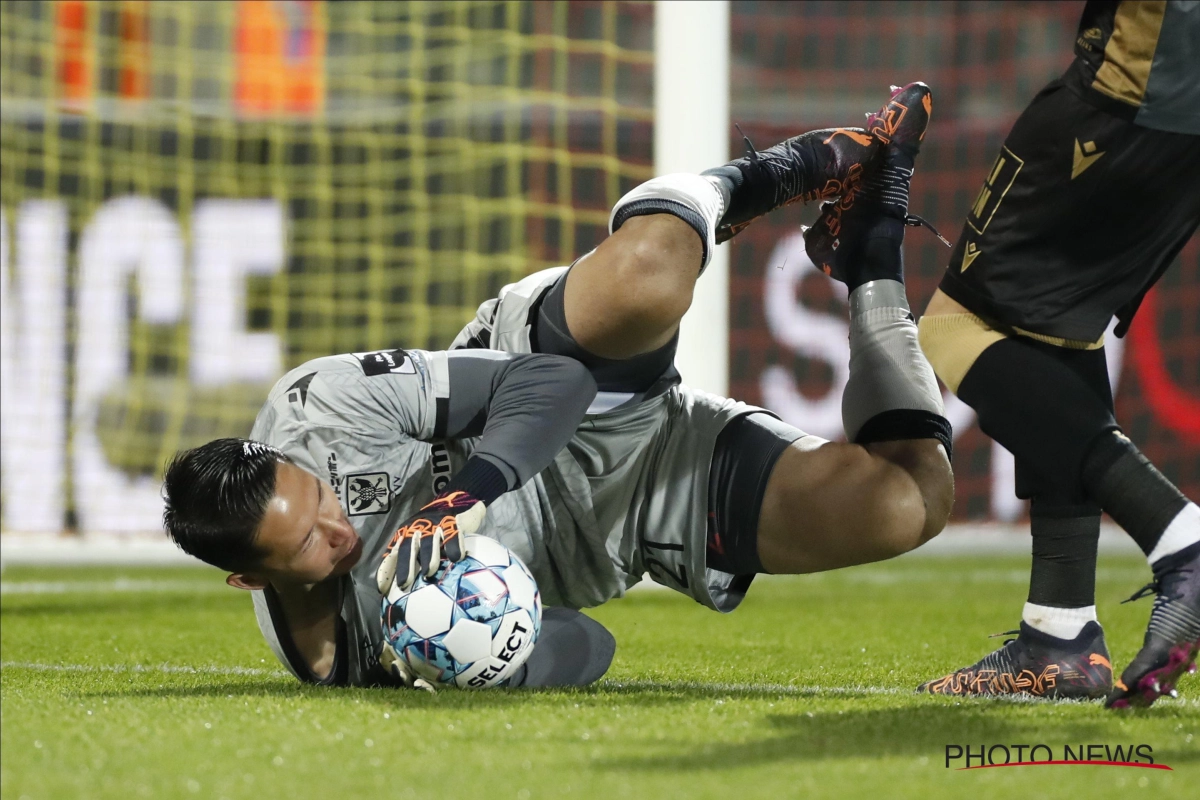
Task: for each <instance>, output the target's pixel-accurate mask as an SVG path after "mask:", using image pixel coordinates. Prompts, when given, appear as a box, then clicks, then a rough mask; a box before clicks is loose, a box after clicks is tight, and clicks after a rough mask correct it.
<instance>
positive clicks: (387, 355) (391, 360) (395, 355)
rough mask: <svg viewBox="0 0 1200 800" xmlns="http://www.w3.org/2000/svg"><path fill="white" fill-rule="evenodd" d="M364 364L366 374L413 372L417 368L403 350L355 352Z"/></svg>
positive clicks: (359, 361) (359, 360)
mask: <svg viewBox="0 0 1200 800" xmlns="http://www.w3.org/2000/svg"><path fill="white" fill-rule="evenodd" d="M354 357H355V358H357V359H358V363H360V364H362V370H363V374H364V375H387V374H388V373H392V374H413V373H415V372H416V371H417V368H416V367H415V366H413V362H412V359H411V358H409V357H408V353H406V352H404V351H403V350H376V351H374V352H372V353H355V354H354Z"/></svg>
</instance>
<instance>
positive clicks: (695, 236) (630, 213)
mask: <svg viewBox="0 0 1200 800" xmlns="http://www.w3.org/2000/svg"><path fill="white" fill-rule="evenodd" d="M889 102H890V101H889ZM881 113H882V112H881ZM880 147H881V143H880V141H879V139H877V138H875V137H873V136H872V135H870V134H869V133H868V132H867V131H865V130H861V129H857V128H841V129H836V130H819V131H810V132H808V133H803V134H800V135H799V136H795V137H792V138H791V139H788V140H786V141H784V142H780V143H779V144H777V145H775V146H773V147H770V148H767V149H765V150H762V151H756V152H752V153H751V155H749V156H747V157H744V158H739V159H736V160H734V161H732V162H730V163H729V164H725V165H723V166H720V167H716V168H714V169H711V170H708V171H707V172H705V173H704V174H702V175H691V174H673V175H664V176H661V177H658V178H654V179H652V180H650V181H647V182H646V183H644V184H642V185H641V186H638V187H637V188H635V189H634V190H633V191H631V192H629V193H628V194H627V195H625V196H624V197H623V198H621V200H620V201H619V202H618V203H617V205H616V206H614V207H613V210H612V216H611V218H610V221H609V229H610V232H611V233H612V235H611V236H610V237H609V238H608V239H606V240H605V241H604V242H603V243H601V244H600V246H599V247H597V248H596V249H595V250H594V251H593V252H591V253H589V254H588V255H586V256H584V257H583V258H581V259H580V260H579V261H578V262H577V263H576V264H575V265H574V266H573V267H572V268H571V271H570V273H569V274H568V276H567V278H566V281H565V283H564V285H563V286H562V287H561V293H562V299H561V305H562V307H563V311H562V316H563V319H562V320H560V321H559V325H560V326H563V327H566V328H569V333H570V335H571V336H572V337H573V338H574V340H575V343H576V344H578V345H579V347H581V348H583V350H584V351H586V352H587V353H590V354H592V355H593V356H596V357H599V358H602V359H609V360H620V359H628V358H631V357H634V356H638V355H643V354H647V353H651V352H654V351H656V350H659V349H661V348H664V347H668V346H670V345H671V344H672V342H673V339H674V337H675V334H676V332H677V331H678V329H679V321H680V319H681V318H682V317H683V314H684V312H686V311H687V309H688V307H689V306H690V305H691V302H692V289H693V287H694V286H695V283H696V280H697V278H699V277H700V274H701V272H703V270H704V267H705V266H707V264H708V262H709V260H710V259H711V257H712V252H713V249H714V248H715V247H716V244H717V242H720V241H725V240H726V239H729V238H731V237H732V236H734V235H736V233H737V232H738V231H740V230H742V229H743V228H744V227H745V226H746V225H748V224H750V222H752V221H753V220H754V219H757V218H758V217H759V216H761V215H763V214H765V213H768V212H769V211H771V210H773V209H775V208H779V207H781V206H784V205H787V204H789V203H794V202H803V201H807V200H814V199H828V198H831V197H837V196H840V195H841V194H843V193H844V192H848V191H850V190H852V189H853V187H854V186H856V185H857V182H858V180H859V177H860V176H861V175H862V174H863V173H864V170H865V168H866V166H867V165H868V164H869V163H870V162H872V161H873V160H874V159H875V158H876V156H877V155H878V153H879V151H880ZM564 332H567V331H564ZM564 354H566V355H576V356H578V354H577V353H564ZM667 363H668V364H669V363H670V360H669V359H667Z"/></svg>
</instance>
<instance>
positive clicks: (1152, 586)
mask: <svg viewBox="0 0 1200 800" xmlns="http://www.w3.org/2000/svg"><path fill="white" fill-rule="evenodd" d="M1160 589H1162V581H1161V580H1160V579H1158V578H1155V579H1154V580H1152V581H1150V582H1149V583H1147V584H1146V585H1145V586H1143V587H1142V588H1140V589H1138V590H1137V591H1136V592H1134V593H1133V594H1132V595H1130V596H1129V598H1128V599H1126V600H1122V601H1121V604H1122V605H1124V604H1125V603H1132V602H1134V601H1135V600H1141V599H1142V598H1143V597H1149V596H1150V595H1152V594H1158V593H1159V590H1160Z"/></svg>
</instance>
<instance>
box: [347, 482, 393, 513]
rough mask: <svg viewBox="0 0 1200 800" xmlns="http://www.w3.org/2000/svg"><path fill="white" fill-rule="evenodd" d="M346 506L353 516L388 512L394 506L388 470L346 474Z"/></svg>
mask: <svg viewBox="0 0 1200 800" xmlns="http://www.w3.org/2000/svg"><path fill="white" fill-rule="evenodd" d="M346 506H347V510H348V511H349V514H350V516H352V517H361V516H365V515H367V514H386V513H387V512H388V511H390V510H391V508H392V491H391V485H390V481H389V480H388V474H387V473H386V472H363V473H359V474H357V475H347V476H346Z"/></svg>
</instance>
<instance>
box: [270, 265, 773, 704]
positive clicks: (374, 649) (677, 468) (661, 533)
mask: <svg viewBox="0 0 1200 800" xmlns="http://www.w3.org/2000/svg"><path fill="white" fill-rule="evenodd" d="M565 271H566V268H557V269H551V270H545V271H543V272H539V273H535V274H534V275H530V276H529V277H527V278H525V279H524V280H522V281H520V282H519V283H516V284H512V285H510V286H506V287H504V289H503V290H502V291H501V292H500V295H499V297H498V298H497V299H495V300H489V301H488V302H486V303H484V304H483V305H482V306H480V308H479V312H478V314H477V315H476V318H475V320H474V321H472V322H471V323H470V324H469V325H468V326H467V327H466V328H464V329H463V331H462V332H461V333H460V334H459V336H458V338H456V339H455V341H454V344H453V345H452V347H454V348H472V347H480V346H481V345H482V346H483V347H488V346H490V347H491V348H494V349H495V350H502V351H505V352H508V353H529V352H530V351H531V349H532V344H531V328H530V320H531V318H532V309H535V308H536V307H537V304H538V302H539V300H540V298H541V297H543V296H544V293H545V292H546V290H547V289H548V288H549V287H550V286H551V285H552V284H553V283H554V281H556V280H558V279H559V278H561V277H562V275H563V273H564V272H565ZM468 352H472V353H485V354H486V353H489V352H490V351H488V350H470V351H468ZM457 355H458V353H450V354H446V353H423V352H419V351H408V352H407V353H405V352H404V351H384V352H379V353H361V354H354V355H346V356H333V357H330V358H323V359H318V360H316V361H313V362H310V363H309V364H306V365H305V366H303V367H301V368H299V369H296V370H293V371H292V372H291V373H289V374H288V375H287V376H285V377H284V378H283V379H282V380H281V381H280V382H279V383H278V384H277V385H276V387H275V389H274V390H273V391H272V392H271V395H270V399H269V400H268V402H267V405H266V407H264V408H263V410H262V412H261V413H260V414H259V417H258V420H257V421H256V423H255V426H254V431H253V434H252V436H253V438H255V439H258V440H261V441H265V442H268V443H270V444H273V445H275V446H277V447H279V448H280V449H282V450H283V451H284V452H285V453H287V454H288V455H289V456H290V457H291V458H293V459H294V460H295V461H296V463H297V464H299V465H301V466H303V467H304V468H306V469H308V470H310V471H311V472H313V473H315V474H316V475H318V476H320V477H322V478H324V479H326V480H328V481H329V482H330V483H331V484H332V485H333V486H334V487H336V488H337V491H338V496H339V499H340V500H341V502H342V505H343V507H344V508H345V509H346V513H347V515H348V516H349V519H350V521H351V522H352V523H353V524H354V527H355V528H356V529H357V530H358V533H359V535H360V536H361V537H362V538H363V545H364V547H363V556H362V559H361V560H360V561H359V563H358V564H357V565H356V566H355V567H354V569H353V570H352V572H351V574H350V576H349V579H347V580H343V582H342V586H343V603H342V614H341V628H340V634H339V635H340V636H341V637H342V639H341V642H342V643H341V644H339V647H338V659H337V662H338V663H337V665H336V666H335V676H334V677H335V678H336V682H338V683H348V684H350V685H364V684H370V683H375V682H378V683H389V682H391V681H390V680H389V678H388V676H387V675H385V674H384V672H383V670H382V669H381V668H380V667H379V665H378V653H379V652H380V650H381V647H382V637H383V630H382V625H381V624H380V613H379V612H380V597H379V594H378V591H377V590H376V585H375V569H376V566H377V565H378V564H379V561H380V558H381V556H382V551H383V548H384V547H385V546H386V544H387V542H388V541H389V540H390V538H391V535H392V533H393V532H394V531H395V530H396V528H397V527H399V525H400V524H401V523H403V522H404V521H405V520H407V519H408V518H409V517H410V516H412V515H413V514H414V513H415V512H416V511H417V510H418V509H419V508H420V507H421V506H423V505H425V504H426V503H428V502H429V501H430V500H432V499H433V497H434V496H435V495H436V494H437V493H438V492H439V491H440V490H441V488H442V487H444V486H445V485H446V484H447V483H448V482H449V480H450V478H451V476H452V475H454V474H455V472H456V471H457V470H458V469H460V468H461V467H462V465H463V463H464V462H465V461H466V459H467V457H468V456H469V455H471V453H472V452H473V450H474V448H475V445H476V444H477V443H478V442H479V441H480V440H478V439H460V440H457V441H437V439H438V435H437V429H438V425H439V422H438V408H439V407H442V408H444V407H446V406H447V405H448V404H447V403H446V392H447V387H448V383H447V380H446V376H447V364H448V362H449V359H452V358H455V357H456V356H457ZM630 399H631V398H630V397H629V396H626V395H607V396H606V395H605V394H604V393H601V394H600V395H597V396H596V398H595V401H594V402H593V404H592V407H591V408H589V409H588V415H587V416H586V417H585V418H584V420H583V421H582V422H581V423H580V424H579V427H578V430H577V431H576V433H575V436H574V437H573V438H572V439H571V441H570V442H569V443H568V444H567V446H566V447H565V448H563V449H562V450H561V451H559V452H558V455H557V456H555V457H554V460H553V462H552V463H551V464H550V465H549V466H548V467H546V468H545V469H543V470H542V471H541V472H539V473H538V474H537V475H535V476H534V477H533V478H532V479H530V480H528V481H526V482H525V483H523V484H521V485H520V486H519V487H518V488H516V489H514V490H512V491H510V492H508V493H507V494H504V495H502V496H501V497H500V498H499V499H497V500H496V501H495V502H493V503H492V504H491V505H490V506H489V507H488V513H487V519H486V520H485V522H484V526H483V528H482V529H481V530H480V533H482V534H484V535H487V536H491V537H492V538H495V539H498V540H499V541H501V542H503V543H504V544H505V545H507V546H508V547H509V548H510V549H512V550H513V551H514V552H515V553H516V554H517V555H518V556H519V557H520V558H521V559H522V560H523V561H524V562H525V563H526V565H528V566H529V568H530V571H531V572H532V573H533V576H534V578H535V579H536V580H537V583H538V588H539V589H540V590H541V592H542V597H543V600H544V602H545V603H546V604H547V605H563V606H569V607H572V608H586V607H591V606H597V605H600V604H601V603H603V602H605V601H606V600H609V599H611V598H614V597H619V596H621V595H622V594H624V593H625V590H626V589H627V588H629V587H631V586H633V585H634V584H636V583H638V582H640V581H641V579H642V577H643V575H645V574H646V573H647V572H649V574H650V576H651V577H653V578H654V580H656V581H658V582H659V583H662V584H664V585H666V586H669V587H670V588H672V589H675V590H677V591H680V592H683V593H685V594H688V595H689V596H691V597H693V598H695V599H696V600H697V601H698V602H700V603H702V604H704V605H706V606H708V607H710V608H714V609H717V610H720V611H729V610H732V609H733V608H734V607H736V606H737V604H738V603H739V602H740V600H741V598H742V596H743V594H744V586H742V587H740V588H739V585H738V583H737V580H736V576H733V575H728V574H726V573H723V572H719V571H716V570H712V569H708V568H707V565H706V561H705V553H706V549H705V543H706V531H707V519H708V497H707V491H708V471H709V464H710V463H711V460H712V453H713V446H714V443H715V441H716V438H717V436H718V435H719V433H720V431H721V430H722V429H723V428H724V426H725V425H726V424H727V423H728V422H729V421H730V420H732V419H734V418H736V417H738V416H740V415H742V414H747V413H753V412H755V411H758V410H759V409H755V408H753V407H751V406H747V405H745V404H744V403H738V402H735V401H732V400H728V399H725V398H722V397H716V396H713V395H708V394H705V393H703V392H698V391H693V390H690V389H688V388H687V387H686V386H682V385H679V386H675V387H674V388H672V389H671V390H670V391H668V392H666V393H665V394H662V395H659V396H657V397H654V398H652V399H648V400H643V401H641V402H635V403H633V404H630V403H629V400H630ZM398 420H401V421H402V423H403V425H402V426H401V424H398ZM422 439H432V440H435V441H433V442H432V443H430V442H426V441H422ZM254 594H255V609H256V611H257V614H258V620H259V627H260V628H261V629H262V631H263V635H264V636H265V637H266V638H267V640H268V642H269V643H270V644H271V647H272V649H273V650H274V651H275V653H276V655H277V656H278V657H279V658H280V660H281V661H283V662H284V664H286V665H288V666H289V668H290V669H291V670H292V671H293V672H295V673H296V674H297V676H298V677H301V678H304V679H311V676H309V675H307V670H306V669H305V667H304V661H303V660H302V659H301V658H300V657H299V655H298V654H297V653H295V652H294V648H292V647H291V646H290V644H289V642H290V638H289V637H287V636H286V627H284V622H283V616H282V613H279V609H278V608H275V609H274V613H272V608H271V606H272V605H277V604H276V603H275V601H274V600H273V598H272V596H271V593H270V592H269V591H268V592H255V593H254ZM277 627H278V631H280V632H281V633H277ZM281 634H282V635H281ZM343 654H344V655H345V656H346V657H343ZM296 665H299V666H296Z"/></svg>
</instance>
